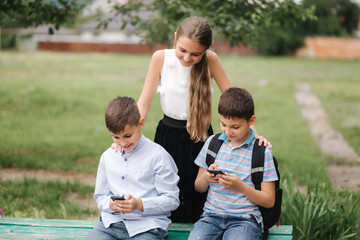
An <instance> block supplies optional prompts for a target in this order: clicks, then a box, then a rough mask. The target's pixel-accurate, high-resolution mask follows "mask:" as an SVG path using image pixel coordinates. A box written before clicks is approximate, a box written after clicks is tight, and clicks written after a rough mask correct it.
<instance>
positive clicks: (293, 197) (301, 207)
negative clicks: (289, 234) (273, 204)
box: [281, 179, 360, 240]
mask: <svg viewBox="0 0 360 240" xmlns="http://www.w3.org/2000/svg"><path fill="white" fill-rule="evenodd" d="M281 186H282V188H283V190H284V196H283V205H282V213H281V214H282V215H281V223H282V224H289V225H293V226H294V239H299V240H303V239H304V240H310V239H326V240H332V239H358V237H359V236H360V230H359V229H360V226H359V221H358V217H359V215H360V206H359V204H358V203H359V202H360V194H359V193H352V192H349V191H348V190H345V189H344V190H340V191H339V190H333V189H329V188H328V187H325V185H318V186H316V187H315V188H314V189H312V190H310V188H309V187H308V189H307V192H306V193H305V194H303V193H301V192H300V191H299V190H298V189H297V188H295V186H294V184H293V183H292V182H291V181H288V179H287V180H286V181H284V182H283V183H282V185H281Z"/></svg>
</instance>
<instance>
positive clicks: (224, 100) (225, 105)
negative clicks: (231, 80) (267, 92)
mask: <svg viewBox="0 0 360 240" xmlns="http://www.w3.org/2000/svg"><path fill="white" fill-rule="evenodd" d="M218 112H219V114H220V115H222V116H224V117H226V118H235V117H236V118H244V119H246V120H247V121H250V118H251V117H252V116H253V115H254V113H255V105H254V100H253V98H252V96H251V94H250V93H249V92H248V91H247V90H245V89H243V88H237V87H232V88H229V89H227V90H226V91H224V92H223V94H222V95H221V97H220V100H219V106H218Z"/></svg>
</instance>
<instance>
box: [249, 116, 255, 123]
mask: <svg viewBox="0 0 360 240" xmlns="http://www.w3.org/2000/svg"><path fill="white" fill-rule="evenodd" d="M255 120H256V116H255V115H252V116H251V118H250V121H249V123H250V125H254V123H255Z"/></svg>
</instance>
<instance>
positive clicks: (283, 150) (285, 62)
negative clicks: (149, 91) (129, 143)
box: [0, 51, 360, 221]
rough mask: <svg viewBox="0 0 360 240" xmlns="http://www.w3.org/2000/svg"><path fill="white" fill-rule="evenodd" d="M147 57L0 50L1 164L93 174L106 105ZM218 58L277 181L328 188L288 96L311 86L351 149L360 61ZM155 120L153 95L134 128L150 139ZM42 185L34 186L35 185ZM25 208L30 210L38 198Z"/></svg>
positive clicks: (141, 73)
mask: <svg viewBox="0 0 360 240" xmlns="http://www.w3.org/2000/svg"><path fill="white" fill-rule="evenodd" d="M150 57H151V56H150V55H125V54H100V53H61V52H12V51H1V52H0V142H1V144H0V168H10V167H16V168H24V169H45V170H51V171H78V172H87V173H95V172H96V169H97V164H98V160H99V157H100V155H101V154H102V152H103V151H104V150H105V149H106V148H108V147H110V145H111V137H110V135H109V133H108V132H107V129H106V127H105V124H104V111H105V108H106V106H107V104H108V102H109V101H110V100H111V99H113V98H115V97H116V96H118V95H127V96H131V97H133V98H135V99H136V100H137V99H138V97H139V95H140V92H141V89H142V85H143V81H144V78H145V75H146V71H147V67H148V64H149V60H150ZM220 58H221V60H222V63H223V65H224V67H225V69H226V71H227V73H228V75H229V76H230V79H231V81H232V82H233V85H234V86H237V87H243V88H246V89H248V90H249V91H250V92H251V93H252V94H253V96H254V100H255V104H256V110H255V112H256V115H257V120H256V123H255V126H256V129H257V131H258V132H259V133H260V135H263V136H265V137H266V138H267V139H268V140H270V141H271V143H272V145H273V152H274V154H275V155H276V156H277V159H278V161H279V165H280V172H281V174H282V179H283V180H288V181H289V182H290V181H291V182H294V183H295V184H297V185H305V186H309V187H311V188H314V187H315V188H317V187H318V186H321V189H329V186H330V180H329V177H328V173H327V170H326V165H327V164H328V163H329V162H332V160H334V159H333V158H332V157H329V156H325V155H323V154H322V153H321V151H320V150H319V148H318V146H317V143H316V141H315V140H314V139H313V138H312V136H311V134H310V128H309V125H308V123H307V121H306V120H305V119H304V118H303V116H302V115H301V110H300V108H299V106H298V105H297V103H296V101H295V97H294V91H295V84H296V83H298V82H305V83H309V84H310V86H311V88H312V91H313V93H314V94H316V95H317V96H318V97H319V99H320V100H321V102H322V105H323V107H324V108H325V110H326V112H327V114H328V119H329V121H330V123H331V125H332V127H333V128H335V129H337V130H338V131H340V132H341V133H342V134H343V135H344V137H345V139H346V140H347V141H348V143H349V144H350V146H352V147H353V148H354V149H355V151H356V152H357V153H358V154H359V155H360V121H359V119H360V94H359V92H360V77H359V76H360V67H359V66H360V61H358V60H357V61H352V60H319V59H297V58H291V57H278V58H275V57H267V58H266V57H244V56H233V55H221V56H220ZM214 90H215V91H214V97H213V127H214V131H215V132H219V131H220V128H219V120H218V114H217V103H218V99H219V96H220V93H219V90H218V88H217V86H216V84H215V83H214ZM161 118H162V111H161V108H160V103H159V99H158V94H156V96H155V98H154V101H153V103H152V107H151V109H150V114H149V116H148V118H147V119H146V123H145V127H144V130H143V133H144V134H145V135H146V136H147V137H149V138H150V139H153V137H154V133H155V128H156V126H157V122H158V121H159V120H160V119H161ZM5 183H6V185H9V183H8V182H4V181H1V184H2V185H4V184H5ZM33 184H35V185H36V184H40V183H36V182H34V183H33ZM9 186H12V185H9ZM13 188H19V189H23V188H26V187H24V186H22V187H20V186H15V185H14V186H13V187H7V188H3V189H2V191H3V192H1V194H0V204H2V206H0V207H2V208H3V209H4V205H3V202H4V201H5V200H6V201H11V199H12V198H10V199H9V198H6V199H5V198H4V197H1V195H2V196H5V194H6V195H10V196H11V195H12V194H11V193H10V192H11V191H10V190H11V189H13ZM42 188H44V187H43V186H42V185H40V186H39V187H38V191H41V190H40V189H42ZM58 188H63V189H65V190H64V193H63V194H65V195H66V194H69V193H68V192H69V191H70V192H71V191H77V190H76V189H78V188H77V187H73V186H70V187H69V186H63V185H61V184H59V185H58ZM9 189H10V190H9ZM73 189H75V190H73ZM9 191H10V192H9ZM45 191H46V190H45ZM82 191H83V190H82ZM54 194H55V193H54ZM56 194H59V193H56ZM12 196H13V197H14V196H17V195H16V194H14V195H12ZM291 196H296V194H293V195H291ZM346 196H348V195H346ZM324 198H325V197H324ZM339 198H340V197H339ZM59 199H60V200H61V198H59ZM49 200H50V199H49ZM9 204H10V203H9ZM11 204H13V205H12V208H11V209H13V210H11V211H10V212H16V211H18V210H16V209H17V205H16V202H12V203H11ZM14 204H15V205H14ZM61 206H70V207H69V208H70V210H67V212H68V213H69V214H67V215H66V214H65V215H66V216H64V213H59V214H58V215H56V216H57V217H61V218H63V217H64V218H65V217H67V218H71V217H74V218H83V216H84V213H83V212H82V213H81V212H78V211H75V210H74V209H75V208H76V207H73V206H71V204H68V203H65V202H63V203H62V205H61ZM33 207H34V208H35V209H36V208H38V205H34V206H33ZM301 208H302V206H299V209H301ZM299 209H298V210H299ZM35 212H36V211H35ZM63 212H64V211H63ZM15 215H16V214H15ZM15 215H13V216H15ZM43 215H44V216H50V215H47V214H45V213H44V214H43ZM85 215H86V213H85ZM16 216H17V215H16ZM26 216H30V217H31V216H33V215H31V214H30V215H26ZM56 216H52V215H51V217H56ZM355 216H356V215H355ZM357 216H358V215H357ZM289 221H291V220H289Z"/></svg>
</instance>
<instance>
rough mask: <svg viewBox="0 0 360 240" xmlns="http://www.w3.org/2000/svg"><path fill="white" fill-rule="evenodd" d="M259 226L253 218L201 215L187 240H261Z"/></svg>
mask: <svg viewBox="0 0 360 240" xmlns="http://www.w3.org/2000/svg"><path fill="white" fill-rule="evenodd" d="M261 232H262V229H261V224H259V223H257V222H256V220H255V219H254V218H243V217H232V216H229V215H219V214H203V215H202V216H201V218H200V219H199V220H198V221H197V222H196V223H195V224H194V229H193V230H192V231H191V232H190V236H189V238H188V240H220V239H222V240H234V239H236V240H256V239H258V240H261Z"/></svg>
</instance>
